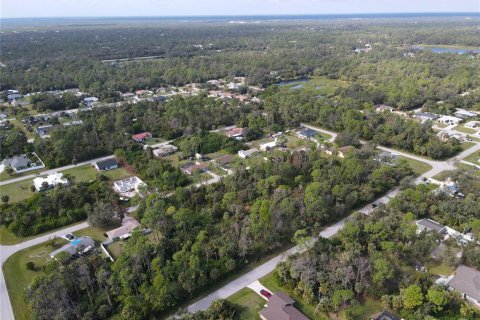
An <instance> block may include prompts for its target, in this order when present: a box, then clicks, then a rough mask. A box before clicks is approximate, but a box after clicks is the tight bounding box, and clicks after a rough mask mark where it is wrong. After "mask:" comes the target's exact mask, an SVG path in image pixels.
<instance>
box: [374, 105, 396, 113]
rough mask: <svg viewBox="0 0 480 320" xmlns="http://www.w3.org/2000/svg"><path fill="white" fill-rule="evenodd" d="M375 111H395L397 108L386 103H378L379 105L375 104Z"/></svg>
mask: <svg viewBox="0 0 480 320" xmlns="http://www.w3.org/2000/svg"><path fill="white" fill-rule="evenodd" d="M375 111H377V112H385V111H388V112H393V111H395V108H393V107H390V106H387V105H386V104H377V105H375Z"/></svg>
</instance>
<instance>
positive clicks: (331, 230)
mask: <svg viewBox="0 0 480 320" xmlns="http://www.w3.org/2000/svg"><path fill="white" fill-rule="evenodd" d="M397 192H398V191H397ZM395 194H396V193H395ZM385 197H386V198H388V197H392V194H391V193H388V194H387V195H385ZM386 201H388V200H381V199H378V200H377V201H376V202H386ZM371 210H372V207H371V205H368V206H365V207H363V208H362V209H360V211H361V212H364V213H369V212H370V211H371ZM349 218H350V217H347V218H344V219H342V220H340V221H338V222H337V223H335V224H333V225H331V226H329V227H327V228H326V229H325V230H323V231H322V232H320V237H323V238H330V237H333V236H334V235H335V234H337V232H338V231H339V230H340V229H342V228H343V226H344V225H345V222H347V220H348V219H349ZM313 240H315V239H313ZM306 249H307V246H301V247H300V246H295V247H293V248H291V249H289V250H287V251H285V252H283V253H281V254H279V255H278V256H276V257H275V258H273V259H271V260H269V261H267V262H265V263H264V264H262V265H260V266H258V267H256V268H255V269H253V270H251V271H249V272H247V273H246V274H244V275H242V276H240V277H238V278H237V279H235V280H233V281H232V282H230V283H228V284H226V285H225V286H223V287H222V288H220V289H218V290H216V291H214V292H212V293H211V294H209V295H208V296H206V297H204V298H202V299H200V300H198V301H196V302H194V303H193V304H191V305H190V306H188V308H187V310H188V312H191V313H195V312H197V311H200V310H206V309H208V307H210V305H211V304H212V302H213V301H214V300H216V299H219V298H222V299H226V298H228V297H229V296H231V295H232V294H234V293H236V292H238V291H239V290H241V289H243V288H245V287H247V286H248V285H249V284H251V283H252V282H254V281H256V280H259V279H260V278H263V277H264V276H266V275H267V274H269V273H270V272H272V271H273V270H275V268H276V266H277V264H278V263H279V262H281V261H285V260H286V259H287V258H288V257H289V256H290V255H292V254H295V253H299V252H304V251H305V250H306Z"/></svg>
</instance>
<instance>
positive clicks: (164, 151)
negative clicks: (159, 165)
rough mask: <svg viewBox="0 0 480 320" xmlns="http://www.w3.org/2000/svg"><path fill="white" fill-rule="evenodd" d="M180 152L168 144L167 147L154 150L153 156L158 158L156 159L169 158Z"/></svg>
mask: <svg viewBox="0 0 480 320" xmlns="http://www.w3.org/2000/svg"><path fill="white" fill-rule="evenodd" d="M177 151H178V148H177V147H175V146H174V145H171V144H166V145H163V146H161V147H160V148H158V149H155V150H153V154H154V155H155V156H156V157H159V158H161V157H165V156H168V155H170V154H172V153H175V152H177Z"/></svg>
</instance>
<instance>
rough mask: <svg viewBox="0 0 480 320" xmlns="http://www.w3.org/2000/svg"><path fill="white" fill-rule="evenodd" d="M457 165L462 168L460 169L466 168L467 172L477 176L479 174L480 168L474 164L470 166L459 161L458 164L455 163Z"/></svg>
mask: <svg viewBox="0 0 480 320" xmlns="http://www.w3.org/2000/svg"><path fill="white" fill-rule="evenodd" d="M457 167H459V168H462V169H466V170H468V171H469V172H473V174H475V175H477V176H480V169H477V168H476V167H474V166H471V165H468V164H465V163H459V164H457Z"/></svg>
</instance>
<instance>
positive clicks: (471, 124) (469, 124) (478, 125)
mask: <svg viewBox="0 0 480 320" xmlns="http://www.w3.org/2000/svg"><path fill="white" fill-rule="evenodd" d="M465 128H470V129H475V128H480V121H469V122H467V123H465Z"/></svg>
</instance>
